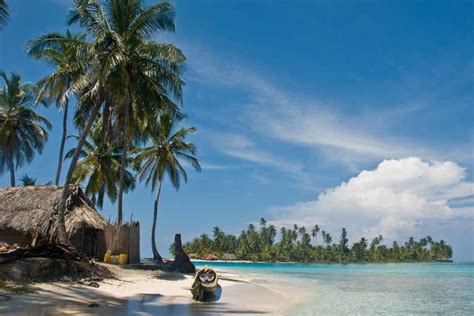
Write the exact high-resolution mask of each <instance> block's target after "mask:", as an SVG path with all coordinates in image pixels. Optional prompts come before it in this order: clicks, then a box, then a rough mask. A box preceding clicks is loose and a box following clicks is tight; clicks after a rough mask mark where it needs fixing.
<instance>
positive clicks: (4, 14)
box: [0, 0, 10, 30]
mask: <svg viewBox="0 0 474 316" xmlns="http://www.w3.org/2000/svg"><path fill="white" fill-rule="evenodd" d="M9 15H10V14H9V13H8V4H7V1H6V0H0V30H1V29H2V28H3V26H4V25H5V24H7V21H8V17H9Z"/></svg>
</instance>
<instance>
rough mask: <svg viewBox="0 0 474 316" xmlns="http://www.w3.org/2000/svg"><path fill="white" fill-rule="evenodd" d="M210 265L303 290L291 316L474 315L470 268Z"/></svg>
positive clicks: (473, 266)
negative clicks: (284, 281)
mask: <svg viewBox="0 0 474 316" xmlns="http://www.w3.org/2000/svg"><path fill="white" fill-rule="evenodd" d="M204 264H206V263H202V262H199V263H197V266H198V267H200V266H202V265H204ZM208 264H209V265H211V266H213V267H215V268H217V269H218V268H219V267H220V268H227V269H232V270H240V271H247V272H254V273H259V274H266V275H268V276H269V277H271V276H274V277H283V278H285V279H289V280H292V281H294V282H295V283H297V284H301V285H302V286H303V287H304V289H305V290H307V292H308V293H309V297H308V299H307V300H306V301H305V302H304V303H302V304H299V305H297V306H295V307H294V308H292V309H291V311H289V312H288V314H289V315H381V314H383V315H420V314H423V315H474V264H472V263H469V264H468V263H466V264H458V263H401V264H360V265H359V264H348V265H342V264H280V263H278V264H266V263H220V262H210V263H208Z"/></svg>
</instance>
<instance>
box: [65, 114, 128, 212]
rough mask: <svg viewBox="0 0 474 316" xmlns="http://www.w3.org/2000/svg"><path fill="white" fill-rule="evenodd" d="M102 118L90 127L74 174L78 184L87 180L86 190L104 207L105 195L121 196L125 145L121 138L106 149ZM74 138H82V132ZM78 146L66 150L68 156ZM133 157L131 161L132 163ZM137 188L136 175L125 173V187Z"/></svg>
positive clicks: (97, 203) (71, 154)
mask: <svg viewBox="0 0 474 316" xmlns="http://www.w3.org/2000/svg"><path fill="white" fill-rule="evenodd" d="M101 122H102V121H101V120H100V121H99V122H98V124H96V125H95V126H94V128H93V129H92V130H91V131H90V133H89V137H88V140H86V142H85V144H84V146H83V148H82V149H81V158H80V160H79V161H78V162H77V165H76V169H75V170H74V174H73V182H74V183H76V184H80V183H84V182H86V188H85V190H86V194H87V195H88V196H89V197H90V198H91V200H92V201H93V202H94V204H95V205H96V206H98V207H99V208H102V206H103V204H104V196H105V195H107V196H108V198H109V199H110V200H111V201H112V202H115V200H116V199H117V188H118V183H119V176H118V175H119V170H120V162H121V148H120V145H119V144H118V143H117V142H112V143H110V144H109V146H108V149H107V151H106V152H104V151H103V150H102V147H103V145H102V144H101V143H100V141H101V137H100V136H101V135H100V133H101V128H100V127H101ZM69 137H71V138H75V139H78V138H79V136H78V135H71V136H69ZM75 150H76V149H75V148H72V149H71V150H69V152H68V153H67V154H66V158H70V157H72V156H73V155H74V151H75ZM130 162H131V161H130V159H129V161H128V162H127V165H130ZM134 188H135V177H134V175H133V174H132V173H131V172H130V171H129V170H126V173H125V190H126V191H128V190H133V189H134Z"/></svg>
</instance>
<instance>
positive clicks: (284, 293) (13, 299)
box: [0, 265, 305, 315]
mask: <svg viewBox="0 0 474 316" xmlns="http://www.w3.org/2000/svg"><path fill="white" fill-rule="evenodd" d="M106 266H107V267H108V268H110V270H111V271H112V272H113V273H115V274H116V275H117V279H106V280H104V281H102V282H100V283H99V284H100V286H99V288H93V287H89V286H85V285H80V284H77V283H62V282H54V283H38V284H34V285H33V287H34V288H35V290H36V291H35V293H31V294H19V295H15V294H7V296H8V297H9V298H10V299H8V300H5V301H2V304H0V314H2V315H44V314H47V315H62V314H80V315H99V314H100V315H102V314H111V315H136V314H137V313H138V314H140V315H157V314H159V315H162V314H165V315H166V314H179V315H202V314H206V313H214V314H216V313H217V314H265V313H271V314H275V313H278V314H279V313H282V312H284V311H286V310H288V309H290V308H292V307H293V306H295V305H296V304H299V303H301V302H302V301H303V299H302V297H305V295H304V293H303V292H302V291H301V290H299V289H298V288H297V287H296V286H295V285H293V284H291V283H290V282H288V281H286V280H284V279H281V278H269V277H268V276H266V275H264V274H258V273H247V272H241V271H233V270H232V269H227V268H226V269H219V268H217V272H218V273H219V276H220V280H219V284H220V285H221V286H222V297H221V299H220V300H219V301H218V302H215V303H211V304H209V303H207V304H206V303H201V302H196V301H193V300H192V296H191V292H190V290H189V288H190V285H191V282H192V278H193V276H191V275H183V274H178V273H169V272H162V271H144V270H133V269H123V268H121V267H118V266H112V265H106ZM288 289H290V290H288ZM0 294H5V293H1V292H0ZM95 304H97V305H98V306H95Z"/></svg>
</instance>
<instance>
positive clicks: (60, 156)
mask: <svg viewBox="0 0 474 316" xmlns="http://www.w3.org/2000/svg"><path fill="white" fill-rule="evenodd" d="M68 106H69V99H66V102H64V115H63V136H62V137H61V146H60V147H59V158H58V169H57V170H56V181H55V182H54V183H55V184H56V185H59V179H60V178H61V168H62V165H63V155H64V145H65V144H66V137H67V112H68Z"/></svg>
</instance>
